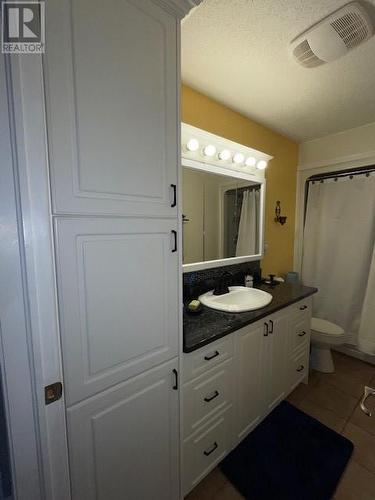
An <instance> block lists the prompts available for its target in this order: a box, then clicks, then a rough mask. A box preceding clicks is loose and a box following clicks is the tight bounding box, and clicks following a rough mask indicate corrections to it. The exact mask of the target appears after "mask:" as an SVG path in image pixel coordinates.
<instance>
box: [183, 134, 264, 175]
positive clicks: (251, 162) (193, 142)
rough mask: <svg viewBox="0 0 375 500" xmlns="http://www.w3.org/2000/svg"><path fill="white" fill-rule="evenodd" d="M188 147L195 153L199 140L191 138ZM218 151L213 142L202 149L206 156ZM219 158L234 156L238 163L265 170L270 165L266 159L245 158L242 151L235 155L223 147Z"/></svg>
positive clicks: (225, 158)
mask: <svg viewBox="0 0 375 500" xmlns="http://www.w3.org/2000/svg"><path fill="white" fill-rule="evenodd" d="M186 149H187V150H188V151H190V152H192V153H195V152H196V151H198V149H199V141H198V139H195V138H194V137H193V138H192V139H189V140H188V142H187V143H186ZM215 153H216V148H215V146H214V145H213V144H207V146H205V147H204V148H203V149H202V154H203V155H204V156H208V157H212V156H214V155H215ZM217 156H218V158H219V160H221V161H228V160H229V159H230V158H232V161H233V163H236V164H237V165H242V164H243V163H245V165H246V166H247V167H256V168H257V169H259V170H264V169H265V168H267V166H268V162H267V161H266V160H259V161H257V159H256V158H255V157H254V156H249V157H248V158H246V160H245V155H244V154H242V153H234V155H233V157H232V154H231V152H230V151H229V149H223V150H221V151H219V153H218V155H217Z"/></svg>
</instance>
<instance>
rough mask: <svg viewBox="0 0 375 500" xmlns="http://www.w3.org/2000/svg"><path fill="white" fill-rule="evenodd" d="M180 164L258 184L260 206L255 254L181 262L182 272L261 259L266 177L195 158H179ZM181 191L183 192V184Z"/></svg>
mask: <svg viewBox="0 0 375 500" xmlns="http://www.w3.org/2000/svg"><path fill="white" fill-rule="evenodd" d="M181 164H182V167H187V168H190V169H192V170H200V171H204V172H208V173H211V174H218V175H223V176H226V177H233V179H241V180H245V181H250V182H252V183H253V184H257V185H259V186H260V207H259V208H260V216H259V249H260V252H259V253H257V254H255V255H243V256H241V257H227V258H225V259H215V260H207V261H203V262H194V263H192V264H183V265H182V270H183V272H184V273H190V272H192V271H201V270H202V269H210V268H212V267H221V266H231V265H233V264H240V263H241V262H251V261H254V260H260V259H262V258H263V257H264V216H265V198H266V179H264V178H259V177H258V176H256V175H253V174H249V173H247V172H240V171H237V170H229V169H228V168H223V167H219V166H217V165H213V164H209V163H203V162H200V161H197V160H191V159H188V158H184V157H183V158H182V159H181ZM181 191H182V192H183V186H182V190H181ZM182 198H183V197H182ZM181 211H182V207H181Z"/></svg>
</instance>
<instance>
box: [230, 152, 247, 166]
mask: <svg viewBox="0 0 375 500" xmlns="http://www.w3.org/2000/svg"><path fill="white" fill-rule="evenodd" d="M233 161H234V163H237V164H240V163H243V162H244V161H245V157H244V155H243V154H242V153H236V154H235V155H234V156H233Z"/></svg>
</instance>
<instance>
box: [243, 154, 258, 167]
mask: <svg viewBox="0 0 375 500" xmlns="http://www.w3.org/2000/svg"><path fill="white" fill-rule="evenodd" d="M256 162H257V160H256V158H254V156H249V158H246V161H245V165H246V166H247V167H255V165H256Z"/></svg>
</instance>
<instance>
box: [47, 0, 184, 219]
mask: <svg viewBox="0 0 375 500" xmlns="http://www.w3.org/2000/svg"><path fill="white" fill-rule="evenodd" d="M46 9H47V12H46V17H47V19H48V22H47V23H46V30H47V32H46V46H47V50H46V54H45V63H46V64H45V71H44V77H45V88H46V111H47V121H48V141H49V158H50V168H51V181H52V202H53V210H54V212H55V213H57V214H66V213H78V214H93V213H95V214H119V215H145V216H146V215H149V216H153V217H157V216H176V215H177V211H176V206H174V207H172V206H171V205H175V203H174V193H173V188H172V187H171V184H176V176H177V165H178V163H179V161H180V160H179V158H178V147H177V145H178V137H177V133H178V127H177V126H176V123H177V90H176V89H177V82H176V75H177V70H176V68H177V59H176V51H177V49H176V47H177V42H176V33H177V24H176V20H175V18H174V17H173V16H172V15H169V14H168V13H167V12H166V11H164V10H162V9H161V8H160V7H159V6H157V5H156V3H155V2H153V1H151V0H121V1H118V0H106V2H105V3H103V1H102V0H51V1H48V2H46Z"/></svg>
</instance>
